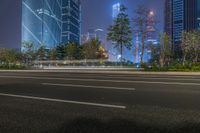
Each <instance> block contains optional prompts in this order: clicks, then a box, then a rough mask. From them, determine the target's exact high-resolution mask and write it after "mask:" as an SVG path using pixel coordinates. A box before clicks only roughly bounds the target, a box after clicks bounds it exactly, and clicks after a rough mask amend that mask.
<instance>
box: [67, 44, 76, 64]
mask: <svg viewBox="0 0 200 133" xmlns="http://www.w3.org/2000/svg"><path fill="white" fill-rule="evenodd" d="M77 52H78V45H77V44H75V43H69V44H67V45H66V46H65V53H66V57H67V59H69V60H74V59H77Z"/></svg>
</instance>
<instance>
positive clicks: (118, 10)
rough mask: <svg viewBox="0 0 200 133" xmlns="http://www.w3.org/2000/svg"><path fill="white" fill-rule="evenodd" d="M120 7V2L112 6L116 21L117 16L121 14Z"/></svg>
mask: <svg viewBox="0 0 200 133" xmlns="http://www.w3.org/2000/svg"><path fill="white" fill-rule="evenodd" d="M120 6H121V4H120V3H119V2H118V3H116V4H114V5H113V6H112V12H113V13H112V17H113V19H115V18H116V17H117V15H118V14H119V13H120Z"/></svg>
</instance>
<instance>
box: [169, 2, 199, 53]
mask: <svg viewBox="0 0 200 133" xmlns="http://www.w3.org/2000/svg"><path fill="white" fill-rule="evenodd" d="M165 5H166V6H165V32H166V33H168V34H169V35H170V36H171V39H172V44H173V45H174V46H173V47H174V50H178V49H179V48H180V43H181V35H182V32H183V31H192V30H199V29H200V0H166V2H165Z"/></svg>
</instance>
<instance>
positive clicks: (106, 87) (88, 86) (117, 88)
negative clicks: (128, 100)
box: [42, 83, 136, 91]
mask: <svg viewBox="0 0 200 133" xmlns="http://www.w3.org/2000/svg"><path fill="white" fill-rule="evenodd" d="M42 85H47V86H61V87H82V88H97V89H111V90H128V91H135V90H136V89H135V88H120V87H108V86H90V85H74V84H52V83H42Z"/></svg>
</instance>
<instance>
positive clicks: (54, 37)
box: [22, 0, 81, 50]
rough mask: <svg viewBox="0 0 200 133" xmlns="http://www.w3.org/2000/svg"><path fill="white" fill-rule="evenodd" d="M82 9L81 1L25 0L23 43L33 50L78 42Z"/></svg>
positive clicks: (23, 0)
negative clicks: (30, 44)
mask: <svg viewBox="0 0 200 133" xmlns="http://www.w3.org/2000/svg"><path fill="white" fill-rule="evenodd" d="M80 12H81V11H80V0H22V42H31V43H33V44H34V49H38V48H39V47H40V46H41V45H44V46H45V47H46V48H48V49H49V48H54V47H56V46H57V45H59V44H61V43H68V42H76V43H79V40H80ZM22 50H23V47H22Z"/></svg>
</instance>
